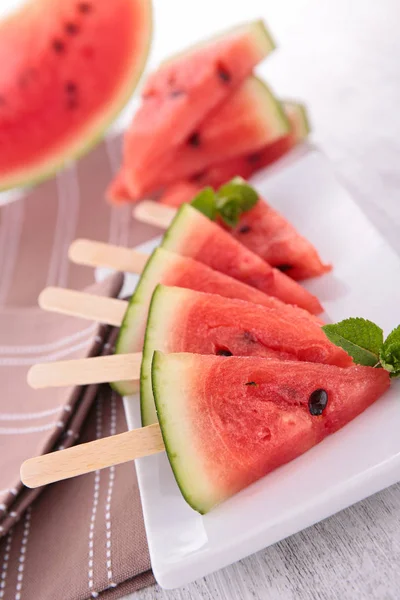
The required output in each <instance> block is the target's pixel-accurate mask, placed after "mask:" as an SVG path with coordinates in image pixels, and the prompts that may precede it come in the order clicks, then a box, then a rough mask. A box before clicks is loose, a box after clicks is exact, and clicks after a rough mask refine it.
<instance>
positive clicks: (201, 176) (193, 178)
mask: <svg viewBox="0 0 400 600" xmlns="http://www.w3.org/2000/svg"><path fill="white" fill-rule="evenodd" d="M206 175H207V171H206V170H204V171H200V172H199V173H196V175H192V176H191V177H190V181H193V182H194V183H201V182H202V181H203V179H204V177H205V176H206Z"/></svg>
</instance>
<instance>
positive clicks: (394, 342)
mask: <svg viewBox="0 0 400 600" xmlns="http://www.w3.org/2000/svg"><path fill="white" fill-rule="evenodd" d="M322 329H323V330H324V332H325V334H326V336H327V337H328V339H329V340H330V341H331V342H333V343H334V344H336V346H340V347H341V348H343V350H345V351H346V352H347V354H349V355H350V356H351V357H352V358H353V360H354V362H355V363H356V364H357V365H364V366H367V367H378V368H383V369H386V370H387V371H389V373H390V376H391V377H399V376H400V326H399V327H396V329H394V330H393V331H392V332H391V333H390V334H389V335H388V337H387V338H386V340H385V341H384V340H383V331H382V329H381V328H380V327H378V325H376V324H375V323H373V322H372V321H368V319H361V318H358V317H357V318H350V319H345V320H344V321H340V323H336V324H333V325H324V326H323V327H322Z"/></svg>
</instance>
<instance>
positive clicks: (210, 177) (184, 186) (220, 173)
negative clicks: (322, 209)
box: [116, 101, 309, 207]
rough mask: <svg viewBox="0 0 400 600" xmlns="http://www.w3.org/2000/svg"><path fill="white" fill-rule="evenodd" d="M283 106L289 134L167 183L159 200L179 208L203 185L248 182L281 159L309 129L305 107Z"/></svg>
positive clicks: (285, 104) (288, 103) (213, 185)
mask: <svg viewBox="0 0 400 600" xmlns="http://www.w3.org/2000/svg"><path fill="white" fill-rule="evenodd" d="M282 106H283V109H284V111H285V113H286V116H287V118H288V120H289V124H290V132H289V134H288V135H285V136H283V137H281V138H279V139H278V140H276V141H275V142H273V143H272V144H268V145H267V146H266V147H265V148H262V149H261V150H260V151H259V152H254V153H250V154H245V155H244V156H237V157H234V158H231V159H228V160H226V161H225V162H218V164H216V165H214V166H211V167H210V168H208V169H205V170H203V171H201V172H199V173H198V174H197V175H194V176H193V177H191V178H190V179H187V180H182V181H177V182H175V183H172V184H170V185H169V186H168V187H167V188H166V189H165V190H164V192H163V194H162V195H161V196H160V199H159V201H160V202H161V203H162V204H167V205H168V206H175V207H178V206H180V205H181V204H183V203H184V202H190V201H191V200H192V198H194V196H195V195H196V194H198V192H199V191H200V190H201V189H202V188H203V187H205V186H208V185H210V186H212V187H214V188H218V187H220V186H221V185H223V184H224V183H226V182H227V181H229V180H231V179H233V178H234V177H237V176H238V175H239V176H240V177H243V178H245V179H247V178H248V177H250V176H251V175H253V173H255V172H257V171H258V170H259V169H261V168H263V167H266V166H268V165H270V164H272V163H274V162H275V161H276V160H278V159H279V158H281V157H282V156H284V155H285V154H286V153H287V152H289V150H291V149H292V148H294V147H295V146H296V145H297V144H298V143H299V142H300V141H301V140H304V139H305V138H306V137H307V135H308V133H309V128H308V121H307V114H306V110H305V107H304V106H302V105H301V104H296V103H292V102H288V101H284V102H283V103H282ZM116 195H117V194H116ZM125 198H126V199H128V198H129V196H127V195H126V194H125Z"/></svg>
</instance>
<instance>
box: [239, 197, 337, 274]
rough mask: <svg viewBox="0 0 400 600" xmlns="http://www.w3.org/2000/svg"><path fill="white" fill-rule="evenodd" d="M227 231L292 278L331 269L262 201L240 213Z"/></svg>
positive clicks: (293, 229)
mask: <svg viewBox="0 0 400 600" xmlns="http://www.w3.org/2000/svg"><path fill="white" fill-rule="evenodd" d="M230 233H231V234H232V235H233V237H234V238H236V239H237V240H238V241H240V242H241V243H242V244H243V245H244V246H246V248H249V250H251V251H252V252H254V253H255V254H257V255H258V256H261V258H263V259H264V260H266V261H267V262H268V263H269V264H270V265H272V266H273V267H275V268H276V269H279V270H280V271H282V272H284V273H286V274H287V275H289V276H290V277H291V278H293V279H296V280H299V279H306V278H308V277H315V276H318V275H323V274H324V273H327V272H329V271H330V270H331V269H332V266H331V265H325V264H324V263H323V262H322V261H321V259H320V257H319V255H318V252H317V251H316V249H315V248H314V246H313V245H312V244H311V243H310V242H309V241H308V240H306V238H304V237H303V236H301V235H300V234H299V233H298V232H297V230H296V229H295V228H294V227H293V225H291V224H290V223H289V222H288V221H287V220H286V219H285V218H284V217H283V216H282V215H281V214H280V213H278V212H277V211H276V210H274V209H273V208H272V207H271V206H269V205H268V204H267V203H266V202H264V201H259V202H257V204H256V205H255V206H254V207H253V208H252V209H251V210H249V211H248V212H245V213H243V214H242V216H241V218H240V223H239V224H238V225H237V226H236V227H235V228H234V229H233V230H232V229H231V230H230Z"/></svg>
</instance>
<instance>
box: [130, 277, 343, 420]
mask: <svg viewBox="0 0 400 600" xmlns="http://www.w3.org/2000/svg"><path fill="white" fill-rule="evenodd" d="M155 350H161V351H162V352H195V353H199V354H218V355H232V354H233V355H234V356H263V357H265V358H279V359H280V360H299V361H308V362H318V363H325V364H334V365H338V366H341V367H348V366H349V365H351V364H352V362H353V361H352V359H351V357H350V356H349V355H348V354H347V353H346V352H345V351H344V350H342V349H341V348H338V347H337V346H335V344H333V343H332V342H330V341H329V340H328V338H327V337H326V335H325V333H324V331H323V330H322V329H321V327H320V326H319V325H318V324H316V323H314V322H312V321H310V320H308V319H304V318H303V317H302V316H301V317H296V316H294V315H287V314H285V313H282V312H281V311H279V310H276V309H274V308H267V307H265V306H260V305H259V304H251V303H250V302H245V301H243V300H235V299H230V298H223V297H222V296H218V295H215V294H206V293H203V292H195V291H193V290H188V289H181V288H177V287H165V286H162V285H161V286H158V287H157V288H156V291H155V292H154V294H153V299H152V301H151V305H150V311H149V317H148V321H147V329H146V336H145V342H144V347H143V359H142V368H141V377H140V402H141V411H142V423H143V425H150V424H151V423H154V422H155V421H156V414H155V410H154V401H153V394H152V389H151V377H150V374H151V361H152V358H153V353H154V351H155Z"/></svg>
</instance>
